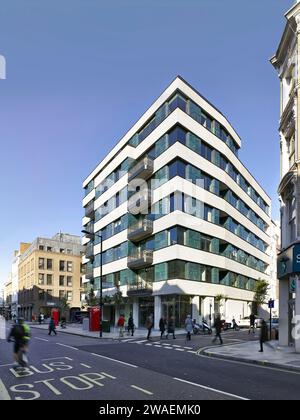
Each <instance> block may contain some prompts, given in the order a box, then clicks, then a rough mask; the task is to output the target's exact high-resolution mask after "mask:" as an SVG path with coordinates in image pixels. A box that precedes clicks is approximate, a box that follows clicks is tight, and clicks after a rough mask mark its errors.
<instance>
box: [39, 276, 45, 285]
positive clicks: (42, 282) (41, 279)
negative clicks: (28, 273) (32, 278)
mask: <svg viewBox="0 0 300 420" xmlns="http://www.w3.org/2000/svg"><path fill="white" fill-rule="evenodd" d="M44 284H45V275H44V274H42V273H39V285H40V286H42V285H44Z"/></svg>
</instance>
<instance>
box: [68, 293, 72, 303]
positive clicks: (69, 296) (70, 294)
mask: <svg viewBox="0 0 300 420" xmlns="http://www.w3.org/2000/svg"><path fill="white" fill-rule="evenodd" d="M67 300H68V301H69V302H70V301H71V300H72V292H71V291H67Z"/></svg>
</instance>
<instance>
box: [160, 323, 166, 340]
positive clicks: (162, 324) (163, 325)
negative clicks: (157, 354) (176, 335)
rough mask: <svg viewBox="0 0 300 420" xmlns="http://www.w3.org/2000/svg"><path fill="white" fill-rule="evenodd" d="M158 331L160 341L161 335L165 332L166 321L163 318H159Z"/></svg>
mask: <svg viewBox="0 0 300 420" xmlns="http://www.w3.org/2000/svg"><path fill="white" fill-rule="evenodd" d="M159 330H160V339H161V340H162V338H163V335H164V333H165V331H166V320H165V319H164V318H160V320H159Z"/></svg>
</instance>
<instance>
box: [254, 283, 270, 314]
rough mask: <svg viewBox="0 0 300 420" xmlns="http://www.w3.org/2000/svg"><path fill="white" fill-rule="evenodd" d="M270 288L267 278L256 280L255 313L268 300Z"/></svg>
mask: <svg viewBox="0 0 300 420" xmlns="http://www.w3.org/2000/svg"><path fill="white" fill-rule="evenodd" d="M268 290H269V284H268V282H267V281H266V280H262V279H258V280H256V283H255V287H254V293H255V294H254V298H253V313H255V314H257V312H258V309H259V308H260V307H261V306H262V305H263V304H264V303H265V302H266V298H267V295H268Z"/></svg>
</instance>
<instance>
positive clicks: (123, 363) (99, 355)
mask: <svg viewBox="0 0 300 420" xmlns="http://www.w3.org/2000/svg"><path fill="white" fill-rule="evenodd" d="M91 354H92V355H93V356H97V357H102V358H103V359H107V360H111V361H112V362H117V363H122V365H126V366H130V367H133V368H137V366H136V365H132V364H130V363H126V362H122V361H121V360H117V359H111V358H110V357H106V356H102V355H101V354H97V353H91Z"/></svg>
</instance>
